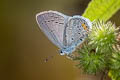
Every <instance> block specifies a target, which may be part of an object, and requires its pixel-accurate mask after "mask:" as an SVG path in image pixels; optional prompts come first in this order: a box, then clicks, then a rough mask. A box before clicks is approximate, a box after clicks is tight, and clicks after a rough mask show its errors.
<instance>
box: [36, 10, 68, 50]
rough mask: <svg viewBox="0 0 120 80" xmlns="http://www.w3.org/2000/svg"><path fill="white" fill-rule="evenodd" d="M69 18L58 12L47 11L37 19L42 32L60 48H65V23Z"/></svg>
mask: <svg viewBox="0 0 120 80" xmlns="http://www.w3.org/2000/svg"><path fill="white" fill-rule="evenodd" d="M67 18H68V16H65V15H64V14H62V13H59V12H56V11H45V12H41V13H39V14H37V16H36V19H37V22H38V24H39V27H40V28H41V30H42V31H43V32H44V33H45V35H46V36H47V37H48V38H49V39H50V40H51V41H52V42H53V43H54V44H55V45H57V46H58V47H59V48H63V47H64V45H63V37H64V29H65V24H66V23H65V22H66V21H67Z"/></svg>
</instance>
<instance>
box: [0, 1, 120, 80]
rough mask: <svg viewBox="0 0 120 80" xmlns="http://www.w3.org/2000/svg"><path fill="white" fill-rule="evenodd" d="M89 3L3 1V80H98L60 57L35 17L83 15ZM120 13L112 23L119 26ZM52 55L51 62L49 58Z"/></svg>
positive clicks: (0, 17)
mask: <svg viewBox="0 0 120 80" xmlns="http://www.w3.org/2000/svg"><path fill="white" fill-rule="evenodd" d="M89 1H90V0H1V1H0V80H89V79H90V78H94V79H92V80H99V79H100V78H99V77H95V76H90V75H89V76H88V75H82V73H81V71H80V70H79V69H78V68H77V67H75V65H76V64H75V62H73V61H72V60H69V59H67V58H66V57H65V56H60V55H59V54H58V48H57V47H56V46H54V45H53V44H52V43H51V42H50V41H49V40H48V39H47V37H46V36H45V35H44V34H43V33H42V32H41V31H40V29H39V27H38V25H37V23H36V19H35V15H36V14H37V13H39V12H42V11H46V10H56V11H59V12H62V13H64V14H66V15H69V16H72V15H76V14H78V15H82V13H83V12H84V10H85V8H86V7H87V4H88V3H89ZM119 19H120V11H118V12H117V13H116V14H115V15H114V16H113V17H112V18H111V19H110V20H111V21H112V22H113V23H115V24H116V25H117V26H120V22H119ZM49 56H53V58H52V59H49V60H48V62H46V63H45V62H44V60H45V59H46V57H49Z"/></svg>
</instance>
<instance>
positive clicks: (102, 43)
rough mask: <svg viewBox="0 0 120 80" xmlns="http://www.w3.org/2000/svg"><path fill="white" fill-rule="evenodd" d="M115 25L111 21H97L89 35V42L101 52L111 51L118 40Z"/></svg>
mask: <svg viewBox="0 0 120 80" xmlns="http://www.w3.org/2000/svg"><path fill="white" fill-rule="evenodd" d="M115 31H116V29H115V25H114V24H112V23H111V22H110V21H109V22H107V23H105V22H103V21H99V20H98V21H95V22H94V23H93V26H92V30H91V33H90V35H89V39H90V40H89V41H90V42H89V44H91V45H92V46H93V47H95V48H96V49H97V50H100V51H101V52H106V54H107V53H111V50H112V49H113V48H112V46H113V44H114V43H115V42H116V33H115Z"/></svg>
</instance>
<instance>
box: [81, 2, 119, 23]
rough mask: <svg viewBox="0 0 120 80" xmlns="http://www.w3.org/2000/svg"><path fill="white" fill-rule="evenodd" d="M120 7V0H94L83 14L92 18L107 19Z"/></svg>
mask: <svg viewBox="0 0 120 80" xmlns="http://www.w3.org/2000/svg"><path fill="white" fill-rule="evenodd" d="M119 9H120V0H92V1H91V2H90V3H89V5H88V7H87V9H86V10H85V12H84V13H83V16H84V17H86V18H88V19H90V20H91V21H93V20H95V19H100V20H104V21H107V20H108V19H109V18H110V17H112V15H113V14H115V13H116V12H117V11H118V10H119Z"/></svg>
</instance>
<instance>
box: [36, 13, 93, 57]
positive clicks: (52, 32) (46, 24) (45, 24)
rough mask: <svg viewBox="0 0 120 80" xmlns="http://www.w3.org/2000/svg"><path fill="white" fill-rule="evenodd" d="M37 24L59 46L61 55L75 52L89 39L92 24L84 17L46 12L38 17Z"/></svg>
mask: <svg viewBox="0 0 120 80" xmlns="http://www.w3.org/2000/svg"><path fill="white" fill-rule="evenodd" d="M36 20H37V23H38V25H39V27H40V29H41V30H42V31H43V32H44V33H45V35H46V36H47V37H48V38H49V40H51V41H52V42H53V44H55V45H56V46H58V47H59V48H60V49H61V50H60V54H61V55H64V54H70V53H72V52H73V51H75V48H76V47H77V46H79V45H80V44H81V43H82V42H83V41H84V39H85V38H86V37H87V30H89V29H90V28H91V25H92V24H91V22H90V21H89V20H88V19H86V18H84V17H82V16H77V15H76V16H73V17H70V16H66V15H64V14H62V13H59V12H57V11H44V12H41V13H39V14H37V15H36Z"/></svg>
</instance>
